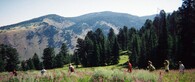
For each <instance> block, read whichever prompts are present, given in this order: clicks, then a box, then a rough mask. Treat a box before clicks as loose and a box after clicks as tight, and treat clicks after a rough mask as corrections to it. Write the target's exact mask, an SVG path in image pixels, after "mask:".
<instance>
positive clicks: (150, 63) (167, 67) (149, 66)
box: [12, 60, 185, 76]
mask: <svg viewBox="0 0 195 82" xmlns="http://www.w3.org/2000/svg"><path fill="white" fill-rule="evenodd" d="M127 62H128V70H127V71H128V72H130V73H131V72H132V64H131V63H130V61H127ZM147 69H148V70H149V71H150V72H152V71H154V70H155V69H156V68H155V67H154V66H153V64H152V62H151V61H148V66H147ZM164 69H165V72H169V61H168V60H165V61H164ZM184 69H185V67H184V65H183V64H182V62H181V61H179V73H182V74H184ZM45 72H46V70H45V69H44V68H43V69H42V70H41V75H44V74H45ZM72 72H75V69H74V66H72V64H69V70H68V74H69V75H70V74H71V73H72ZM12 74H13V75H14V76H17V72H16V70H13V72H12Z"/></svg>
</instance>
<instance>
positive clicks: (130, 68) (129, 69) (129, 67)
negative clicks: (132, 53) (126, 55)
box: [127, 61, 132, 73]
mask: <svg viewBox="0 0 195 82" xmlns="http://www.w3.org/2000/svg"><path fill="white" fill-rule="evenodd" d="M127 62H128V70H127V72H130V73H131V72H132V65H131V63H130V61H127Z"/></svg>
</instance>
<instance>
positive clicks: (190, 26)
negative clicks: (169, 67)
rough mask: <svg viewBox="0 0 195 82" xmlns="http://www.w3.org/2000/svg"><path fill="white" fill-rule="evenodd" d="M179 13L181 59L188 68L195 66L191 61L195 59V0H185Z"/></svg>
mask: <svg viewBox="0 0 195 82" xmlns="http://www.w3.org/2000/svg"><path fill="white" fill-rule="evenodd" d="M179 15H180V19H179V29H180V30H179V31H180V32H179V35H180V39H179V41H180V42H179V43H180V49H179V51H181V53H179V60H181V61H183V63H184V64H186V66H187V68H191V67H195V64H194V63H189V62H192V61H194V59H195V56H194V54H195V28H194V25H195V1H194V0H183V4H182V6H181V7H180V8H179Z"/></svg>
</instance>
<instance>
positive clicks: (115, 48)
mask: <svg viewBox="0 0 195 82" xmlns="http://www.w3.org/2000/svg"><path fill="white" fill-rule="evenodd" d="M112 53H113V54H114V57H113V59H112V64H113V65H114V64H118V63H119V59H120V58H119V44H118V42H117V39H115V40H114V45H113V47H112Z"/></svg>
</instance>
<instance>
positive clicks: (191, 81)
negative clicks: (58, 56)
mask: <svg viewBox="0 0 195 82" xmlns="http://www.w3.org/2000/svg"><path fill="white" fill-rule="evenodd" d="M126 70H127V69H124V68H119V69H112V68H106V67H97V68H81V69H76V72H75V73H71V74H69V73H68V71H67V69H55V70H47V71H46V73H45V74H44V75H41V73H40V71H26V72H23V71H18V76H12V75H11V74H10V73H9V72H3V73H0V82H195V78H194V77H195V69H193V70H186V71H185V74H179V73H178V70H171V71H170V72H169V73H165V72H164V71H163V70H157V71H154V72H149V71H147V70H142V69H139V70H138V69H136V70H133V71H132V73H129V72H127V71H126ZM160 73H161V74H160Z"/></svg>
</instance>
